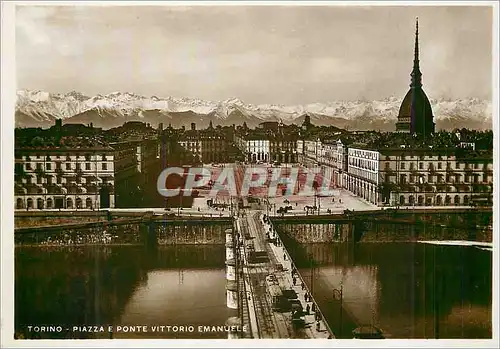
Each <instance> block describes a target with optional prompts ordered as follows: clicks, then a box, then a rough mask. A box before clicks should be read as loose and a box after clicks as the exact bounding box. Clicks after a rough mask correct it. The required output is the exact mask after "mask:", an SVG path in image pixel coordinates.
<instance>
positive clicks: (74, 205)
mask: <svg viewBox="0 0 500 349" xmlns="http://www.w3.org/2000/svg"><path fill="white" fill-rule="evenodd" d="M14 192H15V208H16V209H19V210H21V209H23V210H30V209H39V210H40V209H63V208H64V209H84V208H85V209H99V208H112V207H115V154H114V151H113V149H111V148H109V147H103V148H88V149H85V148H78V149H44V150H41V149H16V150H15V184H14Z"/></svg>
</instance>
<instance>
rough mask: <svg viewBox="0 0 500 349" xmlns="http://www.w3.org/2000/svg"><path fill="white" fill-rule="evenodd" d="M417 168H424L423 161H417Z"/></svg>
mask: <svg viewBox="0 0 500 349" xmlns="http://www.w3.org/2000/svg"><path fill="white" fill-rule="evenodd" d="M418 168H419V169H420V170H421V169H423V168H424V163H423V162H419V163H418Z"/></svg>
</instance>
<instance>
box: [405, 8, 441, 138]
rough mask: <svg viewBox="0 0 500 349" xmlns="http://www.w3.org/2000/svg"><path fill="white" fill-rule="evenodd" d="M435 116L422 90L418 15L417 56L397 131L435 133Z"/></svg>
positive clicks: (426, 134) (421, 133) (414, 59)
mask: <svg viewBox="0 0 500 349" xmlns="http://www.w3.org/2000/svg"><path fill="white" fill-rule="evenodd" d="M434 129H435V124H434V116H433V115H432V108H431V104H430V102H429V99H428V98H427V96H426V95H425V92H424V90H422V73H421V72H420V65H419V59H418V17H417V23H416V31H415V56H414V58H413V70H412V72H411V84H410V90H409V91H408V93H407V94H406V96H405V98H404V99H403V103H401V107H400V108H399V114H398V121H397V123H396V132H407V133H411V134H415V133H416V134H418V135H424V136H428V135H430V134H432V133H434Z"/></svg>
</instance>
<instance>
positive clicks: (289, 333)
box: [237, 210, 334, 339]
mask: <svg viewBox="0 0 500 349" xmlns="http://www.w3.org/2000/svg"><path fill="white" fill-rule="evenodd" d="M239 213H240V214H238V218H237V226H238V230H239V237H240V241H238V244H239V245H240V246H241V247H242V248H241V249H239V258H240V261H242V268H241V269H240V273H241V271H242V272H243V275H242V276H243V278H242V279H243V281H240V287H244V294H245V295H246V299H245V302H241V303H240V304H242V303H244V304H243V305H244V308H243V309H241V308H240V309H241V314H240V316H242V318H243V321H244V324H245V325H249V328H250V332H251V337H252V338H301V339H305V338H334V335H333V333H332V332H331V330H330V329H329V327H328V325H327V323H326V321H325V320H324V318H323V317H322V315H320V312H319V311H318V315H319V317H320V318H321V320H319V321H318V322H316V321H315V314H313V313H310V314H308V315H305V326H304V327H303V328H297V327H295V326H293V324H292V314H291V311H289V312H278V311H274V310H273V307H272V298H271V295H270V294H269V290H268V287H267V285H266V277H267V276H268V275H274V277H275V280H276V281H277V283H278V285H279V287H280V288H281V290H292V289H293V290H294V291H295V292H296V293H297V295H298V300H299V301H300V302H301V304H302V307H303V309H304V310H305V309H306V306H307V305H309V307H310V308H311V307H312V303H313V302H314V300H311V301H309V302H306V301H305V294H306V293H309V291H308V289H307V286H306V284H305V283H304V288H302V286H301V285H302V284H301V282H303V280H301V278H300V275H297V280H298V282H297V285H296V286H293V277H292V270H293V268H294V266H293V262H292V261H291V259H290V256H289V255H288V253H287V252H286V250H285V248H284V246H283V245H282V244H281V246H275V245H274V244H273V243H270V242H268V241H267V239H266V236H265V233H266V230H268V229H269V228H271V226H270V225H268V224H267V223H265V222H264V221H263V213H262V212H261V211H260V210H240V212H239ZM273 235H274V233H273ZM276 238H278V237H277V236H276ZM278 239H279V238H278ZM252 251H256V252H261V255H260V257H261V258H259V260H253V259H252V260H251V259H250V258H249V255H250V253H251V252H252ZM285 255H286V256H287V257H285ZM284 258H286V260H285V259H284ZM240 275H241V274H240ZM240 290H241V288H240ZM241 294H242V293H241V291H240V296H241ZM316 309H318V310H319V307H317V306H316Z"/></svg>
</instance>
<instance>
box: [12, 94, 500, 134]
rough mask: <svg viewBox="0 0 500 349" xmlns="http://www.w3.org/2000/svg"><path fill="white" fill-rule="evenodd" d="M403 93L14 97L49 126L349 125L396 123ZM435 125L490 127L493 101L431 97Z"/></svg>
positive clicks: (26, 123) (19, 120)
mask: <svg viewBox="0 0 500 349" xmlns="http://www.w3.org/2000/svg"><path fill="white" fill-rule="evenodd" d="M401 101H402V98H396V97H389V98H386V99H383V100H378V101H333V102H328V103H313V104H307V105H294V106H284V105H274V104H264V105H251V104H246V103H244V102H243V101H241V100H240V99H238V98H230V99H226V100H224V101H220V102H214V101H205V100H201V99H193V98H175V97H166V98H160V97H157V96H152V97H145V96H140V95H137V94H134V93H129V92H123V93H122V92H113V93H109V94H107V95H100V94H99V95H96V96H93V97H88V96H85V95H83V94H81V93H79V92H75V91H72V92H69V93H66V94H56V93H49V92H44V91H33V90H19V91H17V103H16V126H17V127H38V126H40V127H45V126H50V125H52V124H53V123H54V120H55V119H64V120H65V123H85V124H88V123H91V122H92V123H93V124H94V126H96V127H103V128H110V127H116V126H119V125H122V124H123V123H124V122H126V121H137V120H139V121H144V122H149V123H151V125H152V126H153V127H156V126H157V125H158V123H160V122H162V123H163V124H164V125H165V126H167V125H168V124H169V123H170V124H172V126H173V127H179V126H181V125H185V126H188V125H189V124H190V123H191V122H195V123H196V124H197V126H198V127H199V128H203V127H206V126H207V125H208V123H209V121H212V122H213V124H214V125H231V124H236V125H240V124H242V123H243V122H246V123H247V125H248V126H249V127H255V126H256V125H258V124H259V123H261V122H264V121H277V120H282V121H283V122H284V123H285V124H290V123H301V122H302V121H303V119H304V117H305V115H306V114H308V115H310V117H311V121H312V122H313V123H314V124H317V125H333V126H337V127H340V128H346V129H349V130H355V129H358V130H369V129H374V130H381V131H392V130H394V129H395V122H396V119H397V115H398V111H399V106H400V105H401ZM431 104H432V108H433V112H434V115H435V122H436V124H437V129H448V130H450V129H454V128H462V127H466V128H472V129H481V130H484V129H491V128H492V103H491V101H485V100H480V99H476V98H469V99H458V100H446V99H437V100H431Z"/></svg>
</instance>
